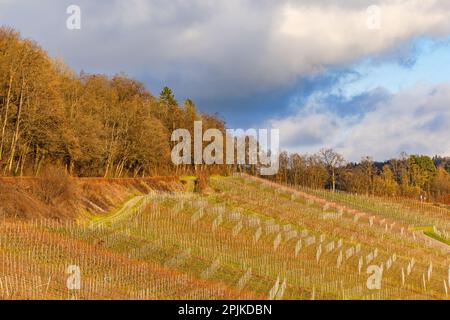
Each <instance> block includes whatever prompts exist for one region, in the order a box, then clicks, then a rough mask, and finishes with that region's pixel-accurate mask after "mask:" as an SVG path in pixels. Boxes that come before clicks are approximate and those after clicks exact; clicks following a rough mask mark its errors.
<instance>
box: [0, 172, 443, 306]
mask: <svg viewBox="0 0 450 320" xmlns="http://www.w3.org/2000/svg"><path fill="white" fill-rule="evenodd" d="M169 181H171V182H167V181H166V182H161V181H159V180H158V179H156V180H155V181H153V183H151V182H150V180H149V181H147V182H146V181H139V182H138V181H137V180H130V181H128V182H127V181H120V182H119V181H118V180H117V181H105V180H102V179H84V180H83V179H82V180H80V181H78V182H77V183H78V184H80V185H82V186H83V187H82V188H81V190H84V196H88V195H89V198H88V199H87V198H85V199H84V205H83V206H82V207H79V208H83V209H82V210H80V211H79V213H78V214H77V215H76V217H75V219H64V220H61V219H60V221H58V220H55V219H48V218H38V217H32V219H17V218H12V217H9V218H6V217H4V218H3V221H2V222H1V224H0V229H1V231H0V299H399V298H401V299H445V298H446V297H448V296H447V295H446V290H448V286H449V283H448V281H449V279H448V278H449V264H450V261H449V254H448V253H449V248H450V247H449V245H448V241H449V237H448V232H449V231H450V210H448V209H446V208H439V207H435V206H432V205H424V204H420V203H412V202H411V201H407V202H401V201H396V202H394V201H392V200H389V201H390V202H388V200H382V199H373V201H372V202H371V201H368V200H367V199H364V198H359V197H358V196H350V195H344V194H339V195H337V194H331V193H329V194H325V193H324V192H322V191H320V193H319V192H314V191H305V190H303V191H298V190H293V189H289V188H287V187H283V186H280V185H275V184H271V183H269V182H267V181H264V180H260V179H257V178H253V177H249V176H236V177H219V176H216V177H212V178H211V179H210V186H209V188H208V189H207V190H208V191H207V192H206V193H204V194H194V193H186V192H183V191H182V188H180V187H179V186H178V183H177V182H176V180H174V179H173V178H172V179H169ZM2 183H3V184H4V183H5V182H3V181H2ZM10 183H12V182H10ZM22 183H23V182H22ZM29 183H30V182H28V184H29ZM142 186H146V187H142ZM169 186H171V187H169ZM86 190H89V192H87V191H86ZM105 195H108V196H107V197H106V196H105ZM433 227H434V228H433ZM425 234H427V235H425ZM446 243H447V244H446ZM372 265H378V266H383V274H382V282H381V284H382V286H381V289H380V290H369V289H368V287H367V286H366V282H367V279H368V277H369V276H370V275H369V274H367V273H366V271H367V268H368V266H372ZM69 266H72V268H73V266H76V267H77V268H78V267H79V271H80V275H81V279H80V284H81V287H80V290H68V288H67V281H68V279H70V275H68V274H66V271H68V270H67V268H68V267H69Z"/></svg>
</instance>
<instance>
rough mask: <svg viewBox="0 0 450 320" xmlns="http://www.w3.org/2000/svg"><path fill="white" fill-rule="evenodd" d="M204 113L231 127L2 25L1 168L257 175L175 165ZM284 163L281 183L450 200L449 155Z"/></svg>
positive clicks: (206, 123) (15, 171)
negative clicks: (70, 61) (91, 70)
mask: <svg viewBox="0 0 450 320" xmlns="http://www.w3.org/2000/svg"><path fill="white" fill-rule="evenodd" d="M198 120H201V121H202V123H203V130H207V129H209V128H216V129H219V130H220V131H221V132H223V133H225V122H224V121H223V120H221V119H220V118H219V117H218V116H217V115H210V114H203V113H200V112H199V111H198V110H197V107H196V106H195V104H194V102H193V101H191V100H189V99H188V100H185V101H184V102H183V103H181V104H180V103H179V102H178V101H177V100H176V99H175V96H174V94H173V92H172V90H171V89H170V88H168V87H165V88H164V89H163V90H162V91H161V93H160V95H159V96H158V97H155V96H153V95H152V94H151V93H150V92H149V91H148V90H147V89H146V88H145V86H144V85H143V84H142V83H141V82H139V81H136V80H133V79H130V78H128V77H127V76H125V75H123V74H119V75H115V76H113V77H108V76H105V75H101V74H88V73H84V72H81V73H80V74H77V73H75V72H74V71H72V70H71V69H70V68H68V67H67V66H66V65H65V64H64V63H63V62H62V61H60V60H55V59H52V58H50V57H49V55H48V54H47V53H46V52H45V51H44V50H43V49H42V48H41V47H39V45H38V44H36V43H35V42H33V41H31V40H28V39H23V38H21V36H20V34H19V33H18V32H16V31H15V30H13V29H11V28H6V27H2V28H0V175H8V176H24V175H27V176H30V175H33V176H35V175H39V172H40V171H41V170H42V168H43V166H46V165H48V164H55V165H58V166H60V167H63V168H65V169H66V171H67V172H68V173H69V174H70V175H73V176H96V177H99V176H100V177H142V176H149V175H164V174H186V173H191V172H195V173H196V174H199V171H200V172H206V173H222V174H223V173H225V174H226V173H230V172H233V171H239V172H248V173H250V174H257V172H258V170H257V169H258V168H257V167H256V166H247V165H234V166H226V165H214V166H206V165H194V164H192V165H179V166H175V165H173V164H172V162H171V157H170V154H171V150H172V148H173V146H174V142H171V133H172V132H173V130H175V129H177V128H184V129H188V130H189V131H190V132H191V134H192V135H194V121H198ZM247 143H250V142H249V140H247ZM205 145H206V143H205ZM192 149H193V148H192ZM279 164H280V170H279V172H278V174H277V175H276V176H273V177H271V178H270V179H273V180H276V181H278V182H282V183H288V184H292V185H296V186H305V187H309V188H326V189H330V190H334V191H335V190H342V191H348V192H353V193H359V194H367V195H383V196H408V197H423V198H425V197H433V198H444V199H447V201H450V199H449V194H450V159H449V158H443V157H435V158H430V157H428V156H419V155H410V156H407V155H402V156H401V157H399V158H398V159H392V160H390V161H387V162H383V163H378V162H374V161H373V160H372V159H371V158H370V157H365V158H363V159H362V160H361V161H360V162H358V163H347V162H346V161H345V159H344V157H343V156H341V155H340V154H338V153H337V152H335V151H333V150H331V149H324V150H321V151H320V152H319V153H317V154H314V155H300V154H296V153H295V154H288V153H287V152H282V153H281V154H280V157H279Z"/></svg>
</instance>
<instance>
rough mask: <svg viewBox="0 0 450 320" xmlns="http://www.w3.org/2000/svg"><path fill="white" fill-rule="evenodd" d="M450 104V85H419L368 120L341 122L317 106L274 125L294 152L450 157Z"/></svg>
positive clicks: (354, 156)
mask: <svg viewBox="0 0 450 320" xmlns="http://www.w3.org/2000/svg"><path fill="white" fill-rule="evenodd" d="M449 101H450V83H446V84H441V85H438V86H434V87H431V86H428V85H424V84H418V85H416V86H414V87H412V88H409V89H406V90H403V91H400V92H398V93H397V94H395V95H394V96H392V98H391V99H389V100H388V101H385V102H380V103H377V104H375V106H374V108H373V110H372V111H369V112H367V113H365V114H364V115H363V117H362V118H359V117H354V116H352V117H345V116H339V115H337V114H336V113H334V112H333V111H332V110H330V109H329V108H328V109H327V108H326V107H325V106H323V105H321V104H320V103H317V102H316V101H314V100H312V101H310V102H309V104H308V105H307V106H306V107H305V108H302V109H301V111H299V113H298V114H297V115H295V116H291V117H287V118H284V119H278V120H271V121H270V124H271V126H272V127H273V128H279V129H280V138H281V145H282V146H284V147H285V148H287V149H288V150H289V151H291V152H294V151H297V152H316V151H318V150H319V149H320V148H322V147H324V146H325V147H333V148H335V149H336V150H338V151H339V152H341V153H342V154H343V155H345V157H346V158H347V159H348V160H352V161H356V160H359V159H360V158H361V157H363V156H366V155H369V156H373V157H374V158H375V159H377V160H386V159H389V158H392V157H396V156H398V155H399V154H400V152H403V151H405V152H407V153H414V154H415V153H423V154H428V155H434V154H440V155H447V156H450V139H449V137H450V125H449V123H450V106H449ZM312 134H313V136H314V139H309V137H311V135H312ZM305 137H306V138H305ZM308 139H309V140H308ZM308 142H309V143H308Z"/></svg>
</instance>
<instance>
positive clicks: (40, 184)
mask: <svg viewBox="0 0 450 320" xmlns="http://www.w3.org/2000/svg"><path fill="white" fill-rule="evenodd" d="M152 190H160V191H168V192H170V191H177V190H182V185H181V183H180V182H179V179H178V178H177V177H151V178H140V179H103V178H71V177H67V178H65V177H58V176H56V177H50V178H49V177H44V178H34V177H22V178H12V177H2V178H0V218H7V219H10V218H17V219H40V218H49V219H56V220H65V219H70V220H73V219H76V218H77V217H78V216H80V215H81V214H83V213H86V212H89V214H92V215H102V214H105V213H108V212H110V211H111V210H112V209H114V208H117V207H118V206H120V205H121V204H123V203H124V202H126V201H127V200H129V199H130V198H132V197H135V196H139V195H142V194H146V193H148V192H150V191H152Z"/></svg>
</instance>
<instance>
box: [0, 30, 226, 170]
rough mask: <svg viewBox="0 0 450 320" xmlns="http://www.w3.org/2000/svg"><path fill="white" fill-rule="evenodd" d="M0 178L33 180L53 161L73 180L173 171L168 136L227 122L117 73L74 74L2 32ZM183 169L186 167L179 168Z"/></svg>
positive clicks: (32, 44)
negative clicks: (199, 123) (200, 125)
mask: <svg viewBox="0 0 450 320" xmlns="http://www.w3.org/2000/svg"><path fill="white" fill-rule="evenodd" d="M0 88H1V90H0V174H2V175H20V176H22V175H38V174H39V172H40V170H41V169H42V166H44V165H46V164H48V163H53V164H57V165H60V166H64V167H65V168H67V171H68V172H69V173H70V174H71V175H77V176H104V177H124V176H132V177H137V176H146V175H155V174H164V173H167V172H170V171H173V170H179V169H180V168H178V167H177V168H173V167H172V166H171V161H170V152H171V147H172V146H171V142H170V140H171V139H170V135H171V133H172V131H173V130H174V129H175V128H186V129H189V130H191V131H192V130H193V124H194V121H196V120H201V121H202V122H203V126H204V127H205V129H208V128H219V129H221V130H224V128H225V124H224V122H223V121H222V120H220V119H219V118H218V117H217V116H215V115H207V114H201V113H199V112H198V111H197V108H196V106H195V104H194V103H193V102H192V101H191V100H186V101H184V102H183V103H182V104H181V105H180V104H179V103H178V102H177V101H176V100H175V97H174V94H173V92H172V90H171V89H170V88H168V87H165V88H164V89H163V90H162V92H161V94H160V96H159V97H154V96H152V95H151V94H150V92H148V91H147V90H146V88H145V87H144V85H143V84H142V83H140V82H138V81H136V80H133V79H130V78H128V77H126V76H125V75H123V74H120V75H115V76H113V77H107V76H105V75H99V74H87V73H84V72H82V73H80V74H76V73H75V72H73V71H72V70H71V69H69V68H68V67H67V66H66V65H65V64H64V63H63V62H62V61H59V60H55V59H51V58H50V57H49V56H48V54H47V53H46V52H45V51H44V50H42V49H41V48H40V47H39V46H38V45H37V44H36V43H35V42H33V41H31V40H28V39H22V38H21V37H20V34H19V33H18V32H16V31H14V30H13V29H10V28H5V27H3V28H1V29H0ZM182 169H184V170H187V169H189V168H182Z"/></svg>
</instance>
